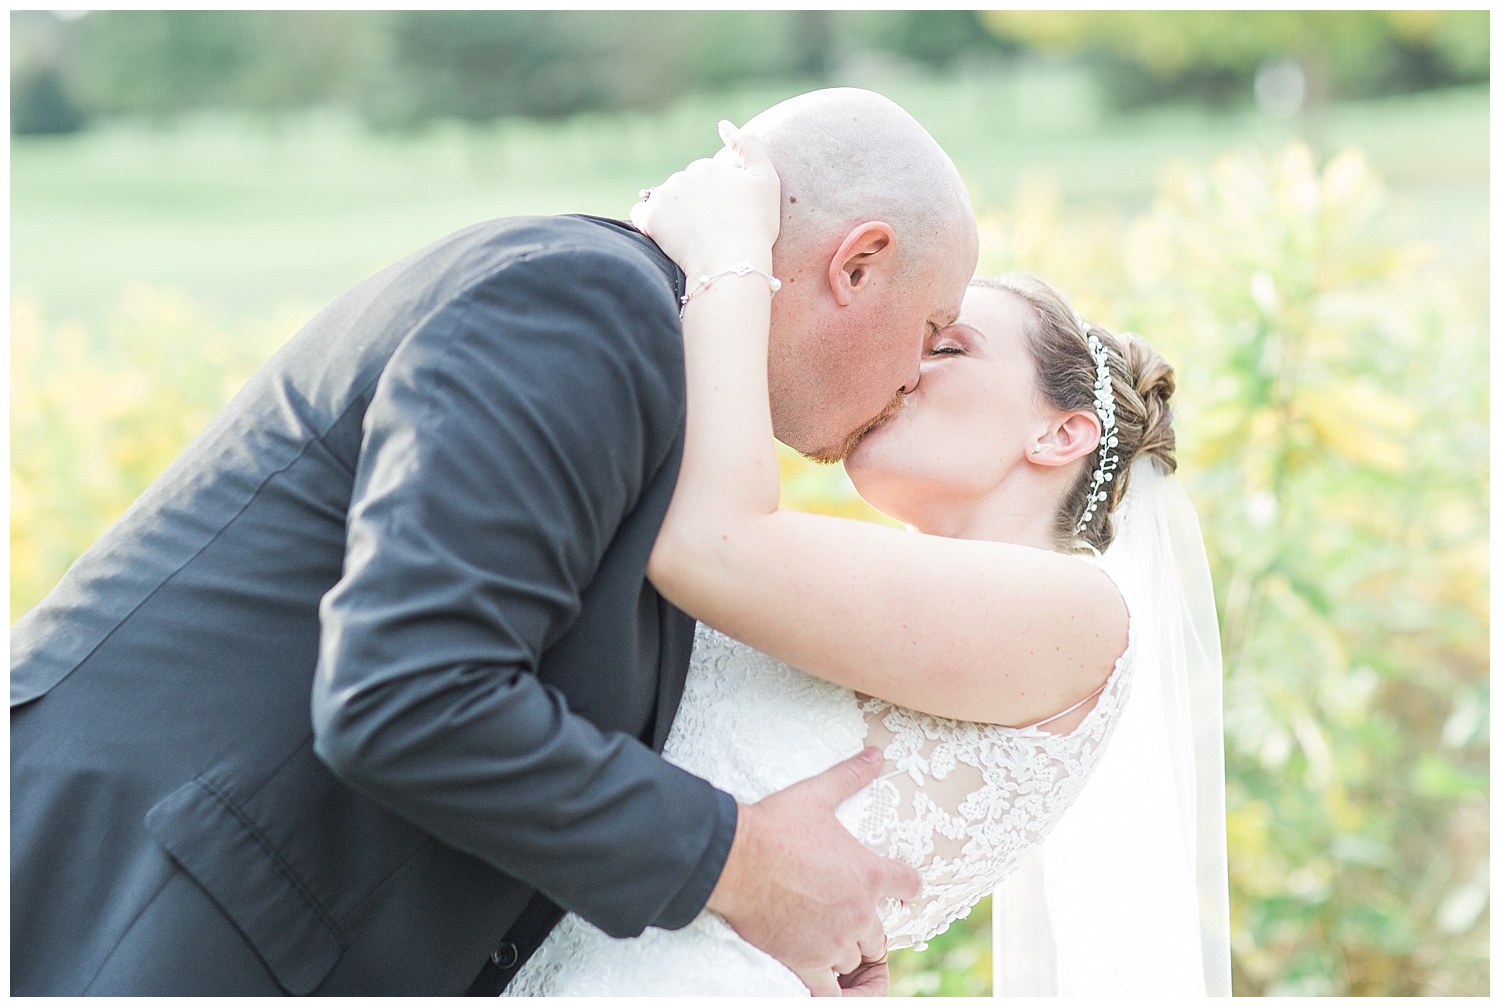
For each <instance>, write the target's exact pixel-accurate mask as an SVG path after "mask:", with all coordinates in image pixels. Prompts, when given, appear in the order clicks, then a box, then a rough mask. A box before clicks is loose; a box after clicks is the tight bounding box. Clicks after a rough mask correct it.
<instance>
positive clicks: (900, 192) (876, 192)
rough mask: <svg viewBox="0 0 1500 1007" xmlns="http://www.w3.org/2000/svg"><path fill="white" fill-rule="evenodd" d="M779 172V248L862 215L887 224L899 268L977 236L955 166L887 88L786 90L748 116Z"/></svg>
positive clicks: (824, 234)
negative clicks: (788, 94) (790, 93)
mask: <svg viewBox="0 0 1500 1007" xmlns="http://www.w3.org/2000/svg"><path fill="white" fill-rule="evenodd" d="M743 130H744V131H745V132H747V133H754V134H756V135H758V136H760V137H761V138H762V139H764V140H765V142H766V146H767V147H768V148H769V151H770V155H771V162H772V164H774V165H775V167H776V173H777V175H779V176H780V178H781V238H780V241H779V242H778V246H779V250H783V249H782V247H781V246H784V250H785V251H788V252H793V254H795V253H796V252H797V251H800V250H802V249H804V248H809V247H813V246H817V245H819V244H822V243H823V242H824V241H825V240H826V239H827V238H828V237H829V236H831V235H833V234H835V233H842V232H844V231H847V229H848V228H850V227H852V226H853V225H855V224H857V223H860V222H863V221H867V220H883V221H885V222H887V223H889V224H890V225H891V227H892V228H893V229H894V230H895V232H896V242H897V246H898V253H897V257H898V259H899V260H901V264H902V271H903V272H906V271H907V270H909V269H911V268H912V266H913V265H914V264H915V263H917V262H920V260H922V259H924V258H925V257H927V256H928V255H930V254H931V253H932V252H933V251H934V250H935V248H936V247H937V246H939V245H941V244H944V243H957V244H959V245H967V244H969V243H971V242H973V243H977V231H976V228H975V225H974V211H973V208H972V207H971V205H970V203H969V194H968V192H967V190H965V188H964V184H963V180H962V179H961V178H960V177H959V174H958V169H957V168H955V167H954V166H953V162H952V161H951V160H950V159H949V158H948V155H947V154H945V153H944V152H943V149H942V148H941V147H939V146H938V144H937V141H936V140H934V139H933V138H932V137H931V135H929V134H928V132H927V130H925V129H923V128H922V126H921V124H920V123H918V122H917V121H916V120H915V119H913V118H912V117H911V116H910V115H909V114H908V113H907V112H906V110H905V109H903V108H901V106H899V105H897V104H896V103H895V102H893V101H891V100H890V99H889V98H886V97H883V96H882V95H879V94H876V93H875V92H873V91H864V90H860V89H859V88H852V87H837V88H828V89H826V90H822V91H813V92H810V93H808V94H802V95H798V96H797V97H795V98H789V99H787V100H786V101H783V102H781V103H780V104H778V105H774V106H772V107H771V108H769V109H767V110H766V111H764V112H762V113H760V114H759V115H757V116H756V117H755V118H753V119H751V120H750V121H749V122H747V123H746V124H745V125H744V127H743Z"/></svg>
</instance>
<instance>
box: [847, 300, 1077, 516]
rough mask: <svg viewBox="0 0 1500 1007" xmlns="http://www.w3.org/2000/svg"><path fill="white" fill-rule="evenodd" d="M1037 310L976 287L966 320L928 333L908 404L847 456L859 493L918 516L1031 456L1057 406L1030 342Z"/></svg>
mask: <svg viewBox="0 0 1500 1007" xmlns="http://www.w3.org/2000/svg"><path fill="white" fill-rule="evenodd" d="M1029 311H1030V309H1029V307H1028V306H1027V305H1026V303H1025V302H1024V301H1022V300H1021V299H1020V298H1018V297H1016V296H1015V295H1014V294H1011V293H1009V292H1007V291H1004V290H993V289H989V288H986V287H970V288H969V289H968V291H967V292H966V293H965V295H964V302H963V311H962V312H961V313H960V315H959V318H958V321H957V322H955V323H954V324H952V325H950V326H948V327H947V328H945V329H942V330H940V331H939V332H938V333H936V334H935V335H934V336H932V337H930V338H929V340H928V344H927V346H926V347H925V348H924V350H923V359H922V366H921V379H920V381H919V382H918V384H917V387H916V390H915V391H914V392H912V393H911V394H910V395H908V396H907V397H906V404H905V408H903V409H902V410H901V411H900V412H899V413H897V414H896V415H895V416H894V417H892V418H891V419H890V420H888V421H887V422H886V423H884V424H883V425H881V426H879V427H877V428H875V429H874V430H873V431H871V432H870V433H869V434H868V435H866V436H865V438H864V439H863V440H862V441H860V443H859V445H858V447H856V448H855V449H854V452H853V453H852V454H851V455H850V456H849V458H848V460H847V461H846V462H845V468H846V470H847V471H848V473H849V478H850V479H851V480H852V481H853V483H854V486H855V488H856V489H857V490H858V491H859V494H860V496H862V497H864V498H865V499H866V500H867V501H869V502H870V504H871V505H873V506H874V507H876V508H878V509H879V510H881V511H883V512H885V513H886V514H889V515H891V516H892V517H894V518H897V519H898V520H904V521H910V522H914V523H918V524H920V516H921V515H922V514H924V513H926V512H928V511H929V510H930V509H931V507H932V506H933V505H934V504H937V505H941V506H954V505H957V506H963V505H964V503H965V502H966V501H977V500H979V499H981V498H983V497H985V496H987V495H988V494H989V493H990V492H991V491H992V490H993V489H994V488H995V487H997V486H998V485H999V484H1000V483H1001V482H1002V481H1003V480H1004V479H1005V478H1006V476H1008V475H1009V474H1010V473H1011V472H1012V471H1013V470H1014V469H1015V468H1016V467H1017V466H1021V465H1025V464H1026V454H1027V451H1028V450H1029V448H1030V446H1031V445H1032V444H1034V443H1035V442H1036V440H1037V438H1038V437H1040V436H1041V435H1042V434H1043V432H1044V431H1045V430H1046V428H1047V422H1048V420H1049V418H1050V416H1051V414H1052V413H1053V412H1055V410H1051V409H1049V408H1048V407H1047V404H1046V403H1045V401H1044V400H1043V397H1042V395H1041V394H1040V393H1039V392H1038V390H1037V386H1036V363H1035V361H1034V360H1033V359H1032V357H1031V354H1030V352H1029V351H1028V350H1027V349H1026V345H1025V329H1026V324H1027V321H1028V318H1029V314H1028V313H1029Z"/></svg>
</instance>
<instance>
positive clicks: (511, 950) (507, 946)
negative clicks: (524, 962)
mask: <svg viewBox="0 0 1500 1007" xmlns="http://www.w3.org/2000/svg"><path fill="white" fill-rule="evenodd" d="M520 960H521V952H520V951H519V950H518V949H517V948H516V946H515V945H514V944H512V943H511V942H510V941H501V942H500V946H499V947H498V948H496V949H495V950H494V951H491V952H490V961H492V962H494V963H495V965H496V966H497V967H498V968H502V969H508V968H513V967H514V966H515V964H516V962H518V961H520Z"/></svg>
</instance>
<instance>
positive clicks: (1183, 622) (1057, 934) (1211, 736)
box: [994, 457, 1230, 996]
mask: <svg viewBox="0 0 1500 1007" xmlns="http://www.w3.org/2000/svg"><path fill="white" fill-rule="evenodd" d="M1117 516H1118V522H1119V523H1118V525H1117V527H1118V531H1117V534H1116V536H1115V539H1114V541H1113V543H1112V544H1111V545H1110V548H1109V550H1108V551H1107V552H1106V553H1105V554H1104V556H1103V559H1102V560H1101V563H1100V565H1101V566H1103V567H1104V568H1105V569H1106V570H1107V571H1108V572H1109V573H1110V574H1111V575H1112V576H1113V577H1114V579H1115V581H1116V583H1117V584H1118V585H1119V587H1120V590H1121V592H1122V593H1123V594H1124V596H1125V601H1126V604H1127V605H1128V606H1129V608H1130V612H1131V619H1132V632H1134V633H1135V635H1136V662H1135V670H1134V681H1133V683H1132V685H1131V691H1130V698H1129V700H1128V701H1127V702H1126V704H1125V709H1124V710H1123V711H1122V713H1121V715H1120V720H1119V723H1118V724H1117V725H1116V727H1115V733H1114V737H1113V738H1112V739H1111V741H1110V743H1109V747H1108V748H1107V749H1106V750H1105V753H1104V756H1103V758H1102V759H1101V760H1100V763H1099V765H1098V767H1097V769H1096V770H1095V772H1094V776H1093V778H1092V779H1091V780H1090V781H1089V783H1088V785H1087V786H1086V787H1085V788H1084V789H1083V792H1082V793H1081V794H1080V795H1079V797H1078V800H1077V802H1076V803H1075V804H1074V805H1073V807H1072V808H1070V809H1069V810H1068V812H1067V813H1066V814H1065V815H1064V816H1063V818H1062V820H1061V821H1060V822H1059V823H1058V824H1057V827H1056V828H1055V829H1054V830H1053V831H1052V833H1051V834H1050V835H1049V836H1048V837H1047V840H1046V841H1045V842H1044V843H1043V844H1041V845H1040V846H1039V847H1037V848H1036V849H1035V850H1033V851H1032V852H1031V853H1030V854H1029V855H1028V856H1027V857H1026V859H1025V860H1023V861H1022V863H1021V865H1020V866H1019V867H1018V868H1017V869H1016V871H1015V872H1014V873H1013V874H1011V875H1010V876H1009V877H1008V878H1006V880H1005V881H1004V882H1002V883H1001V885H1000V887H999V888H997V889H996V890H995V897H994V907H995V929H994V940H995V993H996V995H998V996H1052V995H1061V996H1140V995H1151V996H1172V995H1188V996H1204V995H1209V996H1228V995H1229V994H1230V980H1229V892H1228V871H1227V862H1226V850H1225V841H1224V729H1223V717H1222V705H1221V704H1222V699H1221V695H1222V689H1221V679H1222V675H1223V666H1222V659H1221V656H1220V652H1219V627H1218V620H1217V617H1216V615H1215V612H1214V596H1213V584H1212V582H1211V581H1210V579H1209V572H1208V559H1207V556H1206V555H1205V553H1204V549H1203V536H1202V533H1201V532H1200V531H1199V528H1198V516H1197V513H1196V512H1195V511H1194V510H1193V505H1192V503H1191V502H1190V501H1189V500H1188V498H1187V494H1186V493H1185V492H1183V489H1182V486H1181V484H1180V483H1178V481H1177V479H1176V477H1175V476H1171V475H1169V474H1167V473H1166V472H1165V471H1164V470H1163V469H1162V468H1161V466H1160V465H1159V464H1158V463H1157V462H1156V461H1155V460H1154V459H1151V458H1149V457H1148V458H1141V459H1138V460H1136V461H1135V462H1134V463H1133V464H1132V465H1131V469H1130V483H1129V486H1128V487H1127V489H1126V495H1125V499H1124V500H1123V501H1121V504H1120V509H1119V511H1118V515H1117Z"/></svg>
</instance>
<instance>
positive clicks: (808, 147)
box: [742, 88, 979, 461]
mask: <svg viewBox="0 0 1500 1007" xmlns="http://www.w3.org/2000/svg"><path fill="white" fill-rule="evenodd" d="M742 130H743V131H744V132H747V133H753V134H755V135H757V136H759V137H761V138H762V139H763V140H764V141H765V143H766V147H767V149H768V151H769V154H770V157H771V163H772V164H773V165H774V166H775V168H776V173H777V175H778V176H779V177H780V179H781V233H780V235H779V237H778V238H777V240H776V247H775V249H774V252H773V263H774V267H775V271H776V275H777V276H779V277H780V278H781V279H782V281H783V286H782V288H781V291H780V292H779V293H778V294H777V295H776V297H775V299H774V300H773V301H772V302H771V357H770V383H771V416H772V421H773V423H774V426H775V429H776V436H777V437H779V438H780V439H781V440H783V441H784V442H786V443H787V444H790V445H791V446H792V447H794V448H797V449H798V450H800V451H802V452H804V453H806V454H809V455H811V456H813V457H815V458H819V459H821V460H829V461H832V460H835V459H838V458H841V457H843V456H844V455H845V454H847V453H848V451H850V450H852V448H853V446H854V443H855V442H856V441H857V439H858V437H859V436H860V435H861V434H862V433H863V431H864V430H865V429H867V428H868V427H869V426H870V424H871V423H872V422H874V421H875V420H876V419H877V418H878V417H881V416H884V415H889V412H890V410H892V409H894V408H895V407H897V406H899V405H900V399H901V396H902V395H903V394H904V393H905V392H909V391H911V390H912V389H913V388H914V387H915V386H916V382H917V379H918V376H919V373H920V371H919V367H920V363H921V358H922V347H923V345H924V340H925V339H926V337H927V335H928V334H929V333H931V332H934V331H935V330H936V329H937V328H939V327H941V326H943V325H947V324H949V323H950V322H952V321H953V320H954V319H955V318H956V317H957V315H958V308H959V305H960V304H961V302H962V300H963V293H964V289H965V287H966V286H967V284H968V281H969V277H970V276H971V275H973V272H974V266H975V263H976V260H977V258H978V254H979V232H978V228H977V227H976V225H975V223H974V211H973V208H972V207H971V206H970V204H969V196H968V193H967V192H966V191H965V189H964V185H963V181H962V180H961V179H960V178H959V174H958V170H957V169H956V168H955V167H954V166H953V162H952V161H951V160H949V159H948V155H947V154H945V153H943V149H942V148H941V147H939V146H938V145H937V141H935V140H933V138H932V137H931V136H929V135H928V133H927V131H926V130H925V129H923V128H922V127H921V125H920V124H919V123H918V122H917V121H916V120H915V119H913V118H912V117H911V116H910V115H908V114H907V113H906V111H905V110H903V109H902V108H901V107H900V106H899V105H897V104H896V103H895V102H893V101H891V100H890V99H888V98H884V97H882V96H880V95H878V94H875V93H874V92H872V91H861V90H858V89H856V88H830V89H828V90H824V91H814V92H812V93H810V94H804V95H799V96H797V97H795V98H791V99H788V100H787V101H784V102H782V103H781V104H779V105H776V106H774V107H772V108H769V109H767V110H766V111H764V112H762V113H761V114H760V115H757V116H756V117H755V118H753V119H751V120H750V121H749V122H747V123H746V124H745V125H744V126H743V127H742Z"/></svg>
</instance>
